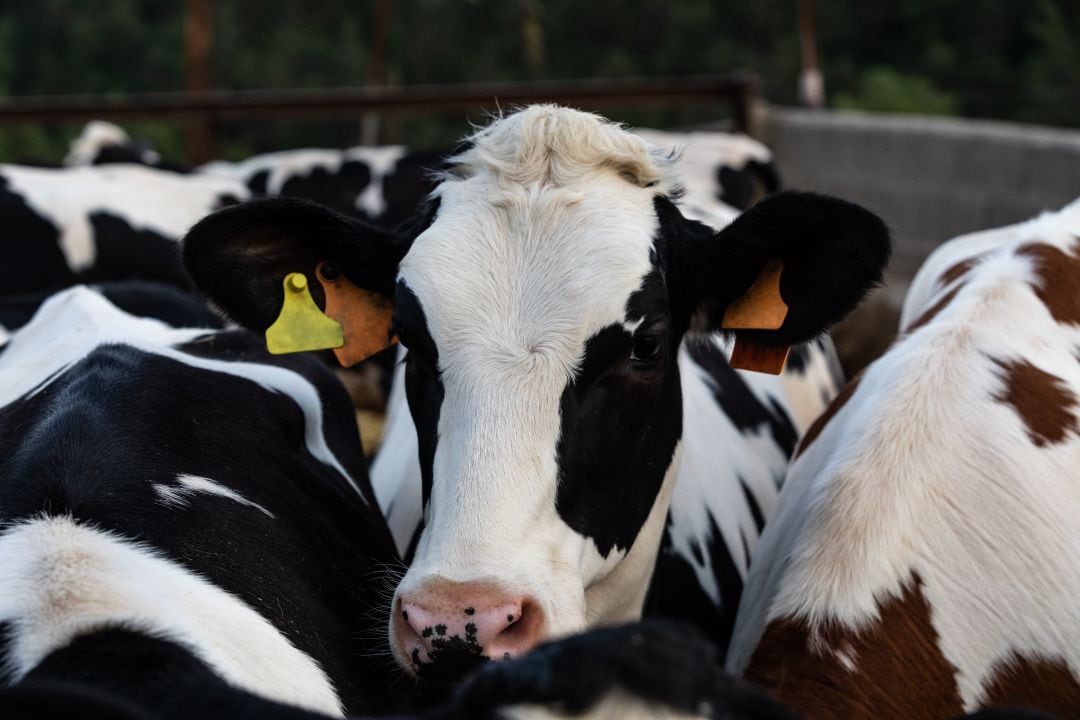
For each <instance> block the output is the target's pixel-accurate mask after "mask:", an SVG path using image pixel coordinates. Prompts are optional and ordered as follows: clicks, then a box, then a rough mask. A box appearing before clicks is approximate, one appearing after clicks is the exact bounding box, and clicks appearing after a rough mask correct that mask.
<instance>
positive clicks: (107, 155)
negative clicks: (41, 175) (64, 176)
mask: <svg viewBox="0 0 1080 720" xmlns="http://www.w3.org/2000/svg"><path fill="white" fill-rule="evenodd" d="M111 163H134V164H137V165H148V166H150V167H157V168H160V167H162V166H163V161H162V159H161V154H160V153H158V152H157V151H156V150H154V148H153V147H151V146H150V144H149V143H148V142H146V141H142V140H133V139H132V138H131V136H129V135H128V134H127V131H125V130H124V129H123V128H122V127H120V126H119V125H115V124H113V123H111V122H107V121H105V120H91V121H90V122H88V123H86V126H85V127H83V129H82V131H81V132H80V133H79V135H78V136H77V137H76V138H75V139H74V140H72V141H71V149H70V150H69V151H68V154H67V155H65V156H64V167H85V166H88V165H108V164H111Z"/></svg>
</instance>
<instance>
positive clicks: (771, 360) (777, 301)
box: [721, 259, 788, 375]
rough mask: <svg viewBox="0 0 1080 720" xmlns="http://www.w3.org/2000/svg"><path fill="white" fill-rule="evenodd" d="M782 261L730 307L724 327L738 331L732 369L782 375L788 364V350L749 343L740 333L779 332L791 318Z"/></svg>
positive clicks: (763, 271)
mask: <svg viewBox="0 0 1080 720" xmlns="http://www.w3.org/2000/svg"><path fill="white" fill-rule="evenodd" d="M783 272H784V262H783V261H782V260H779V259H777V260H769V261H768V262H766V263H765V265H764V266H762V268H761V274H760V275H758V279H757V280H755V281H754V284H753V285H751V286H750V289H749V290H747V291H746V293H745V294H744V295H743V296H742V297H740V298H738V299H737V300H735V302H733V303H731V304H730V305H728V307H727V310H726V311H725V312H724V319H723V321H722V322H721V327H723V328H724V329H725V330H735V331H736V333H735V347H734V348H733V349H732V351H731V359H730V361H729V362H730V363H731V367H733V368H735V369H737V370H754V371H756V372H763V373H769V374H770V375H779V374H780V373H781V372H783V370H784V363H786V362H787V357H788V348H785V347H774V346H772V345H763V344H762V343H758V342H754V341H753V340H747V339H746V338H745V337H744V336H743V334H742V333H739V332H737V331H739V330H779V329H780V327H781V326H782V325H783V324H784V319H785V318H787V314H788V306H787V303H785V302H784V299H783V298H782V297H781V296H780V275H781V273H783Z"/></svg>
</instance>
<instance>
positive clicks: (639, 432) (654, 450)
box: [184, 106, 889, 676]
mask: <svg viewBox="0 0 1080 720" xmlns="http://www.w3.org/2000/svg"><path fill="white" fill-rule="evenodd" d="M671 162H672V161H671V159H670V157H669V156H668V154H667V153H664V152H662V151H653V150H651V149H650V147H649V146H648V145H647V144H646V143H645V142H644V141H643V140H642V139H641V138H639V137H637V136H635V135H633V134H631V133H629V132H627V131H625V130H623V129H622V128H620V127H619V126H617V125H614V124H611V123H608V122H606V121H604V120H602V119H601V118H599V117H597V116H594V115H590V114H587V113H582V112H578V111H575V110H570V109H565V108H558V107H554V106H533V107H530V108H527V109H525V110H522V111H520V112H518V113H516V114H513V115H510V116H508V117H505V118H502V119H499V120H497V121H495V122H493V123H492V124H491V125H490V126H488V127H487V128H485V129H483V130H481V131H479V132H478V133H477V134H476V135H474V136H473V137H472V138H471V141H470V145H469V147H468V149H466V150H465V151H464V152H462V153H461V154H459V155H457V156H455V157H454V158H452V159H451V160H450V165H451V170H450V171H449V173H448V174H447V175H445V176H444V178H443V181H442V183H441V184H440V185H439V187H438V188H437V189H436V191H435V192H434V194H433V199H432V203H431V204H430V206H429V207H428V209H427V210H426V211H425V212H424V213H423V214H421V215H419V216H418V217H417V218H416V226H415V227H414V229H413V231H412V233H411V234H409V235H407V236H405V237H400V236H395V235H393V234H390V233H381V234H373V233H372V232H371V228H369V227H368V226H366V225H364V224H362V223H358V222H356V221H353V220H350V219H348V218H346V217H343V216H341V215H337V214H335V213H332V212H330V211H328V210H326V209H324V208H320V207H318V206H315V205H311V204H305V203H300V202H298V201H288V200H277V201H262V202H256V203H250V204H248V205H245V206H239V207H236V208H232V209H226V210H224V211H222V212H219V213H217V214H215V215H213V216H211V217H210V218H208V219H206V220H204V221H202V222H201V223H199V225H197V226H196V227H195V228H194V229H193V230H192V232H191V233H190V234H189V235H188V237H187V239H186V241H185V247H184V252H185V260H186V262H187V266H188V269H189V271H190V272H191V274H192V277H193V279H194V280H195V282H196V283H197V285H198V286H199V287H200V288H201V289H203V290H204V291H205V292H207V294H209V295H210V296H211V297H212V298H213V299H214V300H215V301H216V302H217V303H218V304H219V305H220V306H221V307H222V308H223V309H225V310H226V311H227V312H229V313H230V314H232V316H233V317H234V318H236V319H237V320H238V321H240V322H242V323H244V324H246V325H249V326H251V327H255V328H260V329H261V328H265V327H267V326H268V325H270V323H271V321H273V319H274V318H275V316H276V315H277V313H278V310H279V307H280V304H281V290H280V287H281V285H280V283H281V280H282V278H283V277H284V275H285V273H286V272H289V271H302V272H305V273H307V274H309V276H310V277H311V278H312V281H311V283H310V284H311V285H312V286H316V285H317V284H318V283H317V282H316V279H317V277H316V274H315V273H316V270H315V268H316V265H317V263H319V262H320V261H325V262H327V263H329V264H330V265H331V266H332V270H331V271H330V272H331V275H333V276H337V275H339V274H343V275H344V276H345V277H346V278H347V279H349V280H351V281H352V282H354V283H355V284H356V285H358V286H360V287H361V288H364V289H367V290H369V291H372V292H375V293H378V294H380V295H382V296H383V298H384V300H386V301H392V302H393V305H394V310H393V313H394V321H393V327H392V332H393V333H396V335H397V336H398V337H400V339H401V341H402V343H403V344H404V345H405V346H406V347H407V348H408V351H409V354H408V356H407V358H406V361H405V373H406V376H405V386H406V390H407V394H408V400H409V406H410V408H411V411H412V416H413V419H414V420H415V422H416V427H417V433H418V440H419V458H420V469H421V481H422V492H423V498H424V504H425V529H424V531H423V533H422V534H421V537H420V540H419V543H418V546H417V549H416V552H415V555H414V558H413V562H412V565H411V566H410V568H409V571H408V573H407V574H406V576H405V577H404V579H403V581H402V583H401V584H400V585H399V586H398V589H397V592H396V595H395V599H394V606H393V608H394V610H393V621H392V624H391V629H390V632H391V637H392V640H393V646H394V650H395V654H396V656H397V658H398V660H399V662H401V663H402V665H404V666H405V667H407V668H410V669H411V670H413V671H417V672H420V673H421V674H422V675H426V674H428V673H431V674H434V675H436V676H438V675H439V674H441V673H444V672H445V673H448V674H457V673H460V672H462V671H463V670H464V668H465V667H466V666H467V665H468V662H467V661H468V660H469V659H471V658H474V657H481V656H482V657H488V658H502V657H505V656H515V655H518V654H520V653H522V652H524V651H525V650H527V649H529V648H530V647H532V646H534V645H535V644H536V643H537V642H540V641H541V640H543V639H544V638H547V637H552V636H561V635H565V634H567V633H571V632H574V631H577V630H580V629H582V628H585V627H589V626H593V625H597V624H602V623H610V622H615V621H619V620H623V619H632V618H636V617H638V616H639V615H640V614H641V612H642V606H643V604H644V603H645V599H646V594H647V591H648V588H649V579H650V576H651V575H652V572H653V567H654V564H655V561H656V556H657V553H658V550H659V547H660V543H661V538H662V536H663V534H664V532H665V528H668V527H669V526H670V527H673V528H674V530H673V531H672V532H673V536H674V542H676V543H677V542H678V541H679V538H680V537H682V533H684V532H685V536H686V537H687V538H688V539H690V538H693V535H692V534H691V533H692V532H693V531H692V530H689V529H688V530H685V531H684V530H682V529H681V527H680V523H683V522H685V523H687V524H688V526H689V524H696V525H697V526H700V527H696V526H695V528H694V530H700V532H702V533H704V534H705V536H706V537H707V536H708V535H710V534H711V535H714V536H715V535H716V534H724V535H725V538H727V537H729V536H730V537H731V538H732V540H731V541H730V545H734V546H735V547H737V548H739V551H738V554H737V556H736V557H729V556H727V555H725V556H724V557H722V558H709V557H705V556H704V555H703V553H702V548H701V547H698V548H697V549H696V550H695V549H694V548H690V549H689V550H688V551H687V552H688V554H690V555H693V556H695V557H696V562H697V563H698V566H697V567H691V568H689V572H688V574H691V575H692V574H694V572H696V571H697V570H698V569H699V568H709V567H710V564H711V563H717V562H723V563H728V564H729V566H730V568H731V569H730V570H729V568H713V569H712V570H711V571H709V574H710V575H712V574H715V576H716V577H725V578H727V579H728V580H730V582H727V583H726V584H725V585H724V586H721V587H719V588H715V586H714V589H716V591H717V597H716V600H717V602H719V603H721V604H722V605H723V607H724V608H725V610H726V611H727V612H731V610H732V609H733V608H734V605H735V603H736V601H737V596H738V591H739V590H740V589H741V581H740V579H739V575H738V573H737V572H735V571H734V568H737V567H739V565H741V566H742V567H745V562H746V558H745V551H744V550H743V547H744V542H745V546H747V547H748V546H749V545H751V544H752V543H753V541H754V539H755V538H756V535H757V532H758V528H759V525H758V522H759V519H760V513H764V512H767V511H768V510H769V508H770V506H771V504H772V502H773V498H774V496H775V494H776V491H777V482H778V479H779V477H780V476H781V475H782V473H783V470H784V467H785V465H786V462H787V451H788V450H790V449H791V447H792V446H793V444H794V442H795V438H796V435H797V430H796V428H795V427H794V426H793V425H792V422H791V420H790V418H789V416H788V415H787V414H786V413H785V412H784V410H783V407H782V405H781V402H782V401H781V400H780V399H779V398H776V397H772V396H771V395H770V394H769V393H767V392H765V393H763V394H762V395H760V396H759V395H758V394H756V393H755V392H754V390H752V389H751V387H750V386H749V385H748V384H747V383H746V382H745V381H744V380H742V379H738V378H734V377H733V375H734V372H733V371H732V370H731V368H730V366H729V365H728V364H727V361H726V358H725V355H724V349H723V346H722V343H721V342H720V341H719V340H718V339H717V338H715V337H713V336H712V335H709V334H708V333H709V332H711V331H715V330H717V329H719V327H720V325H721V318H722V316H723V315H724V313H725V309H726V308H727V307H728V306H729V305H731V304H732V303H733V302H734V301H735V300H736V299H738V298H740V297H742V296H743V295H744V294H745V293H746V292H747V290H748V288H750V287H751V285H752V284H754V283H756V282H757V279H758V277H759V275H760V274H761V272H762V269H763V267H764V266H765V265H766V264H767V263H770V261H772V260H776V259H779V260H780V261H782V262H783V264H784V270H783V274H782V279H781V281H780V294H781V295H782V296H783V298H784V301H785V302H786V303H787V305H788V306H790V311H789V312H788V314H787V316H786V320H784V321H783V323H782V325H781V327H780V328H779V329H777V330H774V331H750V332H748V333H746V335H745V336H744V338H745V339H748V340H756V341H758V342H762V343H765V344H771V345H779V346H786V345H794V344H798V343H803V342H806V341H808V340H810V339H811V338H813V337H815V336H816V335H818V334H819V333H820V332H822V331H823V330H824V329H825V328H826V327H827V326H828V325H829V324H830V323H832V322H834V321H836V320H837V319H839V318H840V317H842V316H843V315H844V314H845V313H846V312H848V311H849V310H850V309H851V308H852V307H853V306H854V305H855V304H856V303H857V302H858V300H859V298H861V297H862V295H863V293H864V292H865V291H866V290H867V289H868V288H869V287H870V286H872V285H873V284H874V283H876V282H878V281H879V279H880V277H881V271H882V268H883V266H884V263H885V262H886V259H887V256H888V254H889V240H888V233H887V231H886V229H885V227H884V225H883V224H882V223H881V221H880V220H879V219H878V218H877V217H876V216H874V215H873V214H871V213H869V212H867V211H865V210H863V209H861V208H859V207H856V206H854V205H850V204H848V203H845V202H843V201H840V200H836V199H832V198H826V197H821V196H816V195H810V194H793V193H789V194H780V195H776V196H774V197H772V198H769V199H768V200H766V201H764V202H762V203H760V204H759V205H757V206H755V207H754V208H752V209H751V210H749V211H747V212H746V213H744V214H743V215H742V216H740V217H739V218H738V219H737V220H736V221H735V222H733V223H732V224H731V225H729V226H728V227H726V228H725V229H724V230H722V231H721V232H719V233H717V232H715V231H713V230H710V229H709V228H707V227H705V226H703V225H701V224H699V223H696V222H693V221H689V220H686V219H685V218H684V217H683V216H682V215H681V214H680V213H679V210H678V208H677V207H676V206H675V205H674V204H673V202H672V200H671V196H672V194H673V193H674V192H675V187H674V184H673V182H672V177H673V175H672V173H673V171H672V168H671ZM703 333H705V334H703ZM388 341H389V338H388V337H383V338H382V343H383V344H385V343H387V342H388ZM684 341H685V342H684ZM725 378H727V379H726V380H725ZM684 383H691V384H698V385H701V386H703V387H704V388H706V389H707V391H708V392H701V393H696V394H694V395H692V396H688V397H684V393H683V390H682V388H683V386H684ZM706 402H707V407H705V406H703V407H697V406H695V405H694V404H695V403H706ZM725 405H727V406H729V407H731V408H739V409H740V412H739V413H735V417H736V418H737V419H736V420H735V422H736V423H739V424H740V425H741V427H740V425H736V427H737V428H738V429H740V430H742V433H741V434H739V433H736V436H731V435H725V434H724V432H723V431H724V428H725V425H724V424H723V423H722V422H721V418H722V417H723V416H724V414H725V412H724V407H725ZM731 426H732V424H730V423H729V424H728V425H727V426H726V427H731ZM728 445H738V446H739V447H740V448H743V449H747V448H753V449H755V450H757V451H759V452H760V453H761V454H762V455H765V456H767V457H769V458H770V463H771V467H770V465H769V464H763V463H762V462H761V461H760V460H757V461H755V463H754V464H753V466H752V468H751V471H752V472H753V473H754V474H753V475H752V476H749V477H739V475H737V474H731V473H728V472H726V469H727V466H728V465H729V464H731V463H733V462H735V461H736V460H735V459H734V458H732V456H731V454H730V453H725V448H726V447H727V446H728ZM762 468H768V469H765V470H763V469H762ZM691 469H692V471H693V473H692V474H693V475H694V478H693V480H692V481H689V480H688V481H687V485H688V486H689V484H690V483H691V482H693V483H694V484H695V485H697V486H699V487H700V486H701V485H702V484H704V483H709V482H710V481H715V482H717V483H722V482H725V481H730V484H729V485H726V486H723V487H718V488H715V490H714V491H713V493H714V495H715V496H716V497H720V498H723V499H724V500H723V502H720V503H718V504H717V507H718V508H719V512H720V513H722V514H719V515H713V514H711V512H710V511H711V510H713V507H702V506H700V505H699V506H698V507H697V508H695V509H694V510H693V512H694V513H695V514H694V515H693V516H692V517H690V518H685V519H681V518H679V517H675V516H674V515H673V516H672V518H671V519H670V520H669V519H668V505H669V503H670V501H671V497H672V494H673V493H678V492H679V486H678V485H677V484H676V477H677V476H682V475H687V474H691ZM731 478H734V479H733V480H731ZM681 481H682V478H680V482H681ZM691 487H692V486H691ZM755 512H757V513H758V514H759V518H755ZM669 599H672V598H669ZM673 599H674V600H675V601H678V600H679V598H673ZM683 602H684V603H685V602H687V601H686V600H685V599H684V600H683ZM722 624H723V623H721V622H718V623H717V625H718V626H721V627H718V628H717V635H718V636H719V637H721V639H722V634H723V627H722Z"/></svg>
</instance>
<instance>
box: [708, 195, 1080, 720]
mask: <svg viewBox="0 0 1080 720" xmlns="http://www.w3.org/2000/svg"><path fill="white" fill-rule="evenodd" d="M1078 299H1080V201H1076V202H1074V203H1073V204H1071V205H1069V206H1068V207H1066V208H1064V209H1063V210H1061V211H1058V212H1055V213H1048V214H1044V215H1042V216H1040V217H1038V218H1036V219H1034V220H1030V221H1027V222H1024V223H1020V224H1017V225H1012V226H1008V227H1005V228H999V229H996V230H990V231H985V232H980V233H975V234H971V235H968V236H963V237H960V238H957V239H955V240H952V241H951V242H948V243H946V244H945V245H943V246H941V247H940V248H939V249H937V250H936V251H935V252H934V253H933V254H931V255H930V257H929V258H928V259H927V260H926V262H925V264H924V265H923V266H922V268H921V269H920V270H919V272H918V274H917V276H916V277H915V279H914V281H913V283H912V286H911V290H910V292H909V294H908V297H907V298H906V300H905V303H904V310H903V313H902V317H901V327H902V334H901V336H900V337H899V338H898V339H897V340H896V342H895V343H894V344H893V345H892V347H891V348H890V349H889V350H888V352H886V353H885V354H884V355H883V356H882V357H881V358H879V359H878V360H877V361H875V362H874V363H872V364H870V365H869V366H868V367H867V368H866V369H865V370H864V371H863V372H862V374H861V376H859V377H857V378H856V379H855V380H853V381H852V382H851V383H850V384H849V385H848V386H847V388H846V389H845V390H844V391H843V392H842V393H841V394H840V395H839V396H838V397H837V398H836V400H835V401H834V402H833V404H832V405H831V406H830V407H829V409H828V411H827V412H826V413H824V414H823V415H822V417H821V418H820V419H819V420H818V421H816V422H815V424H814V426H813V427H812V428H811V429H810V430H809V431H808V432H807V434H806V436H805V437H804V438H803V440H802V442H801V445H800V447H799V453H798V456H797V457H796V459H795V460H794V462H793V463H792V465H791V467H790V470H789V473H788V476H787V479H786V481H785V484H784V489H783V491H782V492H781V494H780V498H779V501H778V506H777V510H776V513H775V514H774V516H773V519H772V521H771V522H770V524H769V525H768V526H767V527H766V529H765V533H764V535H763V536H762V538H761V541H760V543H759V546H758V550H757V555H756V557H755V560H754V564H753V565H752V566H751V571H750V576H749V578H748V581H747V587H746V592H745V594H744V596H743V602H742V605H741V607H740V611H739V616H738V621H737V625H736V632H735V636H734V639H733V641H732V645H731V652H730V654H729V658H728V667H729V669H730V670H732V671H734V672H737V673H740V674H743V675H744V676H745V677H746V678H748V679H750V680H751V681H753V682H756V683H759V684H760V685H761V686H763V687H764V688H765V689H766V690H768V691H770V692H771V693H772V694H773V695H774V696H775V697H776V698H778V699H779V700H781V701H782V702H784V703H785V704H787V705H789V706H790V707H791V708H793V709H794V710H795V711H797V712H799V713H801V714H802V715H804V716H805V717H807V718H813V719H816V720H820V719H823V718H869V717H873V718H912V717H919V718H947V717H951V716H954V715H959V714H961V713H962V712H965V711H975V710H979V709H981V708H986V707H988V706H994V705H1027V706H1032V707H1034V708H1036V709H1038V710H1040V711H1043V712H1050V713H1057V714H1059V715H1060V717H1063V718H1077V717H1080V603H1078V602H1077V597H1080V486H1078V485H1077V480H1078V478H1080V366H1078V364H1077V360H1078V359H1080V304H1078Z"/></svg>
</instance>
